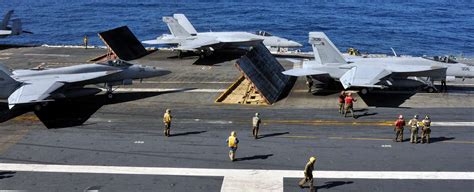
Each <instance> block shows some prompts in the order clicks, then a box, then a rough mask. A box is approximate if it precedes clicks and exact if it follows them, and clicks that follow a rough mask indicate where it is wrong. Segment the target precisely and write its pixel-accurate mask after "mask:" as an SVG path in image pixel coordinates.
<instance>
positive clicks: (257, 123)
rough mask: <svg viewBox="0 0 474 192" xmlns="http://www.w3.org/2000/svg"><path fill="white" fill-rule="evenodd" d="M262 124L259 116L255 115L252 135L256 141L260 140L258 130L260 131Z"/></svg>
mask: <svg viewBox="0 0 474 192" xmlns="http://www.w3.org/2000/svg"><path fill="white" fill-rule="evenodd" d="M261 122H262V121H261V120H260V117H259V114H258V113H255V117H253V118H252V127H253V128H252V135H253V137H254V138H255V139H258V130H259V129H260V123H261Z"/></svg>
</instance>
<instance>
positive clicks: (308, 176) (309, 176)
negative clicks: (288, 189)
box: [298, 157, 316, 191]
mask: <svg viewBox="0 0 474 192" xmlns="http://www.w3.org/2000/svg"><path fill="white" fill-rule="evenodd" d="M315 162H316V157H310V158H309V161H308V163H306V166H305V167H304V178H303V179H302V180H301V181H300V182H298V185H299V186H300V187H301V188H303V187H304V186H303V185H305V184H306V183H309V191H313V190H314V186H313V184H314V180H313V170H314V163H315Z"/></svg>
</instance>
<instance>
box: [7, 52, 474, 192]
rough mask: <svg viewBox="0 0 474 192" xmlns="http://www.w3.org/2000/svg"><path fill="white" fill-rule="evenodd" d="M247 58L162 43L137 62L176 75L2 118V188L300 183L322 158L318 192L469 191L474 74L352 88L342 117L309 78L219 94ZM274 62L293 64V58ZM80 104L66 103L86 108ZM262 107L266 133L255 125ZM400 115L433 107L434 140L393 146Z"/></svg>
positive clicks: (29, 62) (58, 57)
mask: <svg viewBox="0 0 474 192" xmlns="http://www.w3.org/2000/svg"><path fill="white" fill-rule="evenodd" d="M106 52H107V51H106V49H98V48H89V49H84V48H64V47H18V48H5V49H2V50H0V62H1V63H3V64H5V65H6V66H8V67H10V68H12V69H25V68H35V67H38V66H40V65H41V66H42V67H44V66H45V67H48V68H57V67H65V66H73V65H77V64H84V63H92V61H90V60H91V59H93V58H96V57H97V56H100V55H104V54H106ZM239 58H240V56H238V57H235V58H231V59H230V60H226V61H222V60H220V58H214V59H210V60H204V61H203V60H201V61H198V60H199V58H198V57H196V56H189V57H184V58H182V59H180V58H178V57H177V56H176V53H175V52H171V51H166V50H158V51H154V52H152V53H150V54H149V55H147V56H145V57H142V58H140V59H136V60H132V61H130V62H131V63H134V64H143V65H148V66H153V67H160V68H163V69H166V70H170V71H171V74H168V75H164V76H160V77H155V78H150V79H144V80H143V81H139V80H137V81H135V82H134V84H133V85H130V86H119V87H118V88H117V89H116V90H114V93H113V97H112V98H108V97H107V95H106V94H105V93H104V92H102V93H99V94H98V95H97V96H96V97H94V98H93V99H97V100H98V101H103V100H108V102H107V104H106V105H101V104H100V102H97V103H98V104H97V105H100V106H98V108H97V109H96V111H95V112H94V113H93V115H92V116H91V117H90V118H89V119H88V120H87V121H86V122H85V123H84V124H83V125H80V126H72V127H66V128H56V129H47V128H46V127H45V125H44V124H43V123H42V122H41V121H40V120H39V119H38V117H36V116H35V114H34V113H32V112H29V113H26V114H23V115H20V116H18V117H15V118H12V119H10V120H8V121H5V122H3V123H1V124H0V161H1V163H2V164H1V165H0V190H4V189H6V190H28V191H84V190H99V191H156V190H157V189H159V191H236V189H238V190H240V191H300V190H301V189H300V188H299V187H298V185H297V183H298V181H299V180H300V179H301V178H302V177H303V171H302V168H303V167H304V164H305V163H306V161H307V158H308V157H309V156H312V155H314V154H316V155H317V158H318V160H317V163H316V168H315V171H314V175H315V186H316V188H317V189H318V191H417V190H421V191H469V190H468V189H472V188H473V182H472V179H473V178H472V172H473V171H474V169H473V168H474V163H473V162H474V156H473V153H472V146H473V144H474V140H473V138H474V133H473V132H472V129H473V123H472V121H473V114H474V99H473V97H472V95H473V91H474V89H473V88H472V87H473V86H474V81H472V80H469V79H466V80H465V81H462V80H456V81H454V82H448V83H447V85H448V92H447V93H426V92H423V91H418V92H416V93H412V92H403V91H392V92H390V93H378V94H376V95H378V96H371V97H369V100H370V102H366V101H365V100H364V99H363V98H362V97H364V96H362V95H361V96H359V95H357V94H356V93H355V95H356V96H355V97H356V98H357V99H358V101H357V102H355V104H354V109H355V114H356V118H350V117H347V118H344V117H343V116H341V115H340V114H339V113H338V111H337V95H338V93H339V91H338V90H336V91H328V92H323V93H308V92H307V89H306V84H305V78H301V77H300V78H298V79H297V80H296V81H295V82H294V86H293V87H292V89H291V90H290V91H289V92H288V93H287V95H286V97H284V98H282V99H280V100H278V101H276V102H275V103H274V104H272V105H264V104H257V105H252V104H227V103H220V102H216V101H217V100H218V98H219V97H220V96H222V94H223V93H224V92H226V90H227V89H228V88H229V87H231V85H232V84H233V83H234V82H235V81H236V80H237V79H239V77H240V76H241V71H239V69H238V68H237V67H236V60H237V59H239ZM278 61H279V62H280V63H281V65H282V66H283V67H284V68H285V69H291V68H293V65H294V64H293V63H292V62H290V61H289V60H285V59H278ZM196 62H201V63H196ZM437 86H439V85H437ZM400 95H402V96H400ZM407 95H409V96H407ZM398 98H403V100H401V99H398ZM374 101H375V102H374ZM87 102H88V103H90V102H91V101H87ZM75 107H76V108H69V109H67V110H75V109H80V108H81V107H84V106H81V105H77V106H75ZM166 109H171V113H172V115H173V123H172V128H171V136H170V137H165V136H164V135H163V122H162V118H163V113H164V111H165V110H166ZM2 110H8V105H7V104H3V105H2ZM256 112H258V113H259V114H260V118H261V119H262V125H261V128H260V137H259V138H258V139H254V138H253V137H252V130H251V125H252V124H251V118H252V116H253V115H254V114H255V113H256ZM400 114H402V115H404V116H405V118H406V119H407V120H408V119H410V118H411V117H412V116H413V115H414V114H419V115H420V116H423V117H424V115H425V114H428V115H430V117H431V119H432V121H433V125H432V133H431V143H430V144H411V143H410V142H408V140H407V139H409V136H407V132H409V131H406V132H405V138H404V139H405V142H401V143H400V142H393V141H392V140H393V138H394V136H395V134H394V132H393V122H394V121H395V120H396V119H397V118H398V116H399V115H400ZM231 131H236V132H237V136H238V138H239V139H240V143H239V149H238V151H237V154H236V158H237V161H234V162H231V161H229V159H228V148H227V146H226V143H225V141H226V139H227V137H228V136H229V134H230V132H231ZM25 165H30V166H25ZM47 165H51V166H47ZM3 169H11V170H12V171H8V170H3ZM15 170H23V171H15ZM397 172H403V173H402V174H400V173H397ZM459 174H461V175H459ZM462 174H464V175H462ZM370 175H375V176H374V177H377V178H371V177H370ZM436 178H438V179H436ZM443 178H444V179H443ZM58 184H60V185H58Z"/></svg>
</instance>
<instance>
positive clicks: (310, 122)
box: [265, 120, 393, 126]
mask: <svg viewBox="0 0 474 192" xmlns="http://www.w3.org/2000/svg"><path fill="white" fill-rule="evenodd" d="M265 123H268V124H301V125H353V126H393V122H392V121H352V122H351V121H335V120H265Z"/></svg>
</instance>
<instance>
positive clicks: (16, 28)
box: [12, 19, 23, 35]
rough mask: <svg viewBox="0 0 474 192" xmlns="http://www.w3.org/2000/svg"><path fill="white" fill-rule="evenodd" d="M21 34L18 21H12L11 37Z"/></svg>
mask: <svg viewBox="0 0 474 192" xmlns="http://www.w3.org/2000/svg"><path fill="white" fill-rule="evenodd" d="M22 32H23V29H22V26H21V20H20V19H13V20H12V35H19V34H21V33H22Z"/></svg>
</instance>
